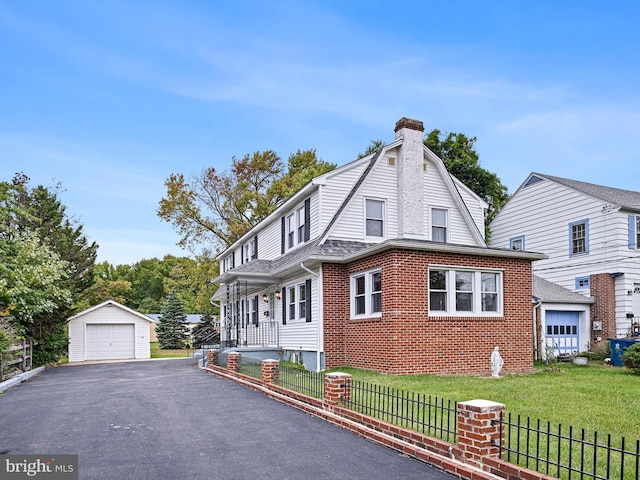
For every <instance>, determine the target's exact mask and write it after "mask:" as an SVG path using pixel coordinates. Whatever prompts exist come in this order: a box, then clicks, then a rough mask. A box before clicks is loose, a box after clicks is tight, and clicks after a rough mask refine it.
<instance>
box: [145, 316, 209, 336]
mask: <svg viewBox="0 0 640 480" xmlns="http://www.w3.org/2000/svg"><path fill="white" fill-rule="evenodd" d="M146 315H147V317H149V318H150V319H151V320H152V322H153V323H151V324H150V325H149V334H150V335H151V337H150V338H151V339H150V341H151V342H157V341H158V335H157V334H156V326H157V325H158V322H159V321H160V317H161V316H162V315H161V314H159V313H147V314H146ZM185 316H186V317H187V318H186V320H185V325H186V326H187V328H189V331H188V333H191V332H192V331H193V329H194V328H196V327H197V326H198V325H200V323H201V322H202V315H200V314H196V313H193V314H192V313H190V314H188V315H185Z"/></svg>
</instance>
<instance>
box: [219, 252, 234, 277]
mask: <svg viewBox="0 0 640 480" xmlns="http://www.w3.org/2000/svg"><path fill="white" fill-rule="evenodd" d="M233 259H234V256H233V252H232V253H231V254H230V255H227V256H226V257H224V258H223V259H222V271H223V272H228V271H229V270H231V269H232V268H233V267H235V265H234V261H233Z"/></svg>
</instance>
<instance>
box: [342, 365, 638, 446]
mask: <svg viewBox="0 0 640 480" xmlns="http://www.w3.org/2000/svg"><path fill="white" fill-rule="evenodd" d="M333 371H341V372H345V373H350V374H352V375H353V379H354V380H360V381H364V382H370V383H375V384H378V385H384V386H389V387H393V388H397V389H401V390H405V391H409V392H416V393H421V394H427V395H433V396H437V397H439V398H443V399H445V400H455V401H458V402H461V401H465V400H474V399H484V400H492V401H494V402H500V403H504V404H505V406H506V411H507V413H511V414H515V415H517V414H520V415H522V417H523V420H524V419H526V417H527V416H528V417H531V419H532V421H534V420H537V419H540V420H541V421H544V422H546V421H550V422H551V424H552V425H554V424H555V425H556V426H557V424H562V426H563V428H565V427H566V428H568V427H569V425H571V426H573V428H574V431H576V430H575V429H581V428H584V429H585V430H586V432H587V433H591V434H593V432H594V431H597V432H598V435H599V436H604V435H605V434H607V433H610V434H611V435H612V438H616V437H617V438H618V439H620V437H622V436H624V437H625V438H626V439H627V440H633V441H635V440H636V439H640V376H635V375H631V374H630V373H629V371H628V370H626V369H624V368H616V367H610V366H606V365H603V363H602V362H600V361H595V360H591V361H590V362H589V364H588V365H586V366H575V365H573V364H571V363H558V364H552V365H551V366H550V367H547V366H539V367H536V371H535V373H532V374H530V375H509V376H505V377H502V378H491V377H489V378H485V377H438V376H433V375H399V376H395V375H384V374H378V373H373V372H369V371H364V370H357V369H353V368H347V367H342V368H336V369H333ZM578 431H579V430H578Z"/></svg>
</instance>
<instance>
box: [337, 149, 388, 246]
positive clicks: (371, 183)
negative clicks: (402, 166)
mask: <svg viewBox="0 0 640 480" xmlns="http://www.w3.org/2000/svg"><path fill="white" fill-rule="evenodd" d="M366 198H371V199H377V200H384V201H385V208H386V225H385V228H386V238H397V237H398V198H397V167H392V166H389V165H388V164H387V162H386V161H382V160H381V159H379V160H378V162H377V163H376V165H374V167H373V169H372V171H371V172H369V175H368V176H367V178H366V179H365V180H364V182H363V183H362V185H360V188H359V189H358V191H357V192H356V194H355V195H354V196H353V197H352V198H351V201H350V202H349V204H348V205H347V206H346V208H345V209H344V210H343V212H342V214H341V215H340V218H339V219H338V221H337V223H336V224H335V225H334V227H333V230H332V232H331V238H334V239H342V240H354V241H364V239H365V238H364V237H365V231H364V200H365V199H366Z"/></svg>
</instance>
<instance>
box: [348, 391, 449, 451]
mask: <svg viewBox="0 0 640 480" xmlns="http://www.w3.org/2000/svg"><path fill="white" fill-rule="evenodd" d="M347 406H348V407H349V408H351V409H353V410H355V411H357V412H360V413H362V414H364V415H367V416H369V417H373V418H377V419H378V420H382V421H383V422H387V423H391V424H393V425H397V426H399V427H403V428H407V429H410V430H414V431H416V432H420V433H423V434H425V435H428V436H430V437H435V438H439V439H441V440H445V441H448V442H452V443H455V442H456V441H457V436H458V432H457V425H458V422H457V406H458V405H457V403H456V402H454V401H452V400H444V399H442V398H438V397H434V396H431V395H422V394H419V393H414V392H406V391H404V390H399V389H396V388H391V387H383V386H380V385H376V384H372V383H366V382H359V381H355V380H354V381H353V382H352V384H351V401H350V402H349V403H348V404H347Z"/></svg>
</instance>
